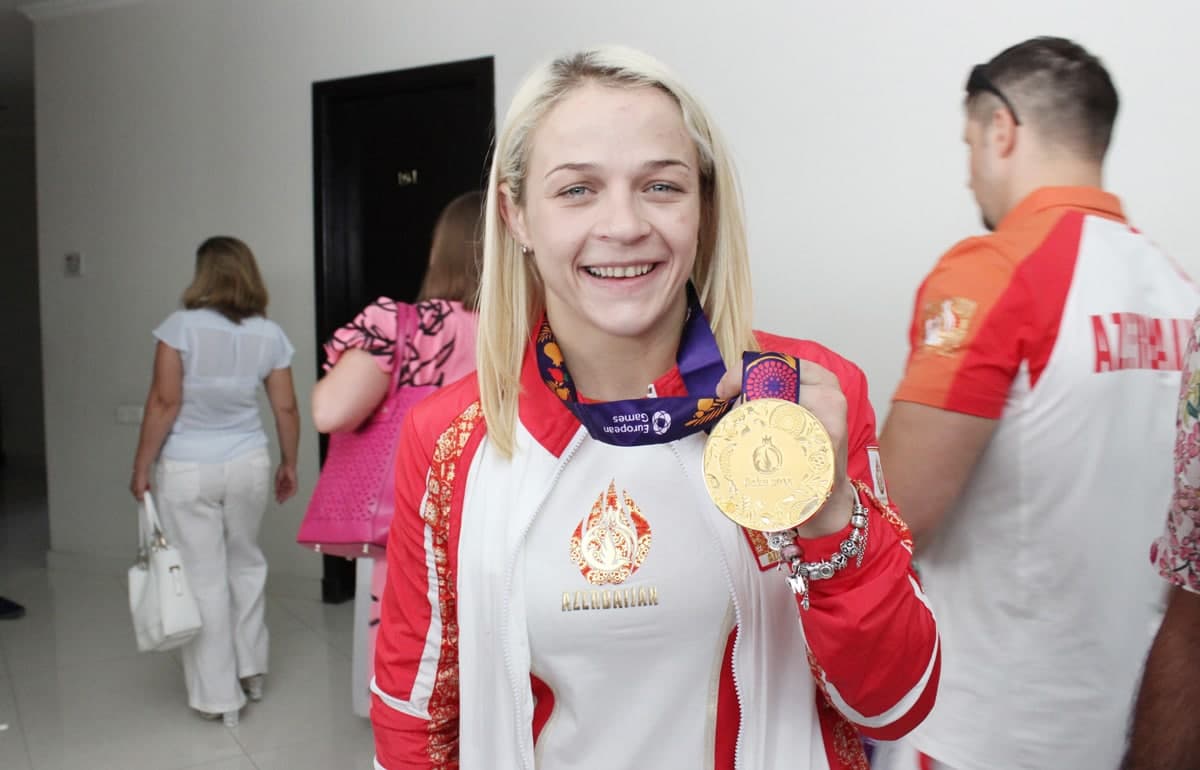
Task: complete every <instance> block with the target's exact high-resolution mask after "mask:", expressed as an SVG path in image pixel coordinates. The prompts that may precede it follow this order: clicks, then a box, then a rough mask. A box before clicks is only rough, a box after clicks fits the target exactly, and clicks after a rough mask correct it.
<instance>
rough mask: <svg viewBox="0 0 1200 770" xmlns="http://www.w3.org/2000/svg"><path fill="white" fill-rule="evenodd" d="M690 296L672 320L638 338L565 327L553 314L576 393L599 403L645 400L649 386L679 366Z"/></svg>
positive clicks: (671, 315)
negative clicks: (677, 354)
mask: <svg viewBox="0 0 1200 770" xmlns="http://www.w3.org/2000/svg"><path fill="white" fill-rule="evenodd" d="M686 316H687V298H686V296H683V295H682V294H681V296H680V299H679V302H678V303H677V304H676V306H675V307H673V308H672V309H671V312H670V313H669V315H668V317H667V318H665V319H663V320H662V321H661V322H660V323H657V324H655V326H654V328H652V329H649V330H647V331H646V332H645V333H644V334H640V335H638V336H636V337H617V336H614V335H611V334H606V333H604V332H602V331H600V330H598V329H594V328H586V329H564V330H562V331H561V332H560V330H559V328H558V327H557V326H555V325H554V318H553V316H549V315H548V318H549V321H550V328H552V329H553V330H554V336H555V339H556V340H557V341H558V347H559V349H560V350H562V353H563V358H564V359H566V363H567V368H568V369H569V370H570V372H571V378H572V379H573V380H575V388H576V391H577V392H578V393H579V394H580V395H581V396H585V397H587V398H590V399H594V400H597V401H621V400H625V399H634V398H645V397H646V388H647V387H648V386H649V385H650V384H651V383H653V382H654V381H655V380H656V379H658V378H659V377H661V376H662V375H663V374H664V373H665V372H667V371H669V370H670V368H671V367H672V366H674V365H675V355H676V353H677V352H678V351H679V339H680V335H681V333H682V331H683V321H684V318H686Z"/></svg>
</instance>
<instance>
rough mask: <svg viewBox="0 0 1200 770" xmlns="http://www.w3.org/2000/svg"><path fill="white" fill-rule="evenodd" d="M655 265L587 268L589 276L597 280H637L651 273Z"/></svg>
mask: <svg viewBox="0 0 1200 770" xmlns="http://www.w3.org/2000/svg"><path fill="white" fill-rule="evenodd" d="M654 268H655V265H652V264H651V265H612V266H603V267H601V266H597V267H585V268H583V269H584V270H586V271H587V273H588V275H590V276H593V277H595V278H637V277H639V276H643V275H645V274H646V273H649V272H650V271H651V270H653V269H654Z"/></svg>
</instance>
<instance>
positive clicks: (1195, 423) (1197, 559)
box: [1150, 313, 1200, 593]
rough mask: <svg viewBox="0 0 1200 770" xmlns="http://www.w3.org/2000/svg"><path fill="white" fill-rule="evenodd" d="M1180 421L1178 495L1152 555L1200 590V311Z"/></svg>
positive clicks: (1171, 576) (1178, 580)
mask: <svg viewBox="0 0 1200 770" xmlns="http://www.w3.org/2000/svg"><path fill="white" fill-rule="evenodd" d="M1175 425H1176V431H1175V494H1174V496H1173V497H1172V498H1171V509H1170V511H1169V512H1168V514H1167V529H1166V531H1165V532H1164V533H1163V535H1162V537H1160V538H1159V539H1158V540H1156V541H1155V542H1154V545H1153V546H1152V547H1151V549H1150V558H1151V560H1153V561H1154V563H1155V564H1156V565H1157V566H1158V571H1159V573H1161V574H1162V576H1163V577H1165V578H1166V579H1167V580H1169V581H1170V582H1172V583H1174V584H1175V585H1177V586H1180V587H1182V588H1185V589H1187V590H1189V591H1193V592H1196V593H1200V313H1197V315H1196V320H1195V321H1194V322H1193V324H1192V336H1191V339H1190V340H1189V341H1188V348H1187V355H1186V357H1185V358H1184V362H1183V385H1182V387H1181V388H1180V394H1179V415H1178V417H1177V418H1176V422H1175Z"/></svg>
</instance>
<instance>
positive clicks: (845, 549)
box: [767, 490, 871, 610]
mask: <svg viewBox="0 0 1200 770" xmlns="http://www.w3.org/2000/svg"><path fill="white" fill-rule="evenodd" d="M856 491H857V490H856ZM870 521H871V519H870V514H869V512H868V510H867V507H866V506H865V505H863V504H862V501H861V500H860V499H859V497H858V495H857V494H855V495H854V511H853V513H851V514H850V526H851V527H852V529H851V530H850V534H849V535H848V536H847V537H846V539H845V540H843V541H842V543H841V545H840V546H838V550H837V551H835V552H834V553H833V554H832V555H831V556H830V557H829V558H828V559H825V560H824V561H808V562H806V561H804V554H803V553H802V552H801V551H800V549H799V548H798V547H797V546H796V545H795V542H796V537H797V532H796V530H794V529H789V530H784V531H783V532H772V533H771V534H770V535H768V536H767V544H768V545H769V546H770V547H771V548H772V549H774V550H776V551H779V552H780V553H782V554H784V556H785V557H786V558H788V566H789V569H790V570H791V574H790V575H788V577H787V583H788V586H789V587H790V588H791V589H792V591H793V592H794V593H796V594H797V595H798V596H799V597H800V608H801V609H803V610H807V609H808V607H809V602H808V588H809V582H810V581H813V580H829V579H830V578H832V577H833V576H834V575H836V574H837V573H838V572H840V571H841V570H843V569H845V568H846V566H847V565H848V564H849V563H850V560H851V559H854V560H855V566H856V567H861V566H862V560H863V555H864V554H865V553H866V552H867V533H868V525H869V524H870Z"/></svg>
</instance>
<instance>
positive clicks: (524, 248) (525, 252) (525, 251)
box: [521, 245, 533, 257]
mask: <svg viewBox="0 0 1200 770" xmlns="http://www.w3.org/2000/svg"><path fill="white" fill-rule="evenodd" d="M532 253H533V250H532V249H530V248H529V247H528V246H525V245H522V246H521V256H523V257H528V256H529V255H530V254H532Z"/></svg>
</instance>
